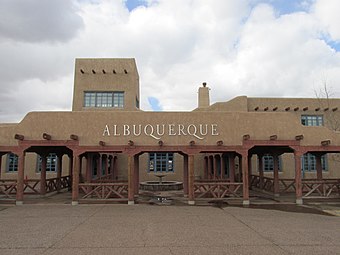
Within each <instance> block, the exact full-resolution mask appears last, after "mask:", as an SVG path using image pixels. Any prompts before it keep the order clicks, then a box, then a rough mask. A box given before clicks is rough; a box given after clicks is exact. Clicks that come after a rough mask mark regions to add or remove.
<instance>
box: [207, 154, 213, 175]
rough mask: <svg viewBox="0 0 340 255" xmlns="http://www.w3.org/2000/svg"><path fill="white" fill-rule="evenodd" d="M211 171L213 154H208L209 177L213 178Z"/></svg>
mask: <svg viewBox="0 0 340 255" xmlns="http://www.w3.org/2000/svg"><path fill="white" fill-rule="evenodd" d="M211 172H212V160H211V156H208V176H207V177H208V179H212V178H211V177H212V176H211Z"/></svg>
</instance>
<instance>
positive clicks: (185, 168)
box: [183, 154, 189, 197]
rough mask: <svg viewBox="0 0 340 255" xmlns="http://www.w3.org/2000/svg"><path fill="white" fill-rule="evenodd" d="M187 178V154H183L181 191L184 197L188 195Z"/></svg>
mask: <svg viewBox="0 0 340 255" xmlns="http://www.w3.org/2000/svg"><path fill="white" fill-rule="evenodd" d="M188 178H189V167H188V155H186V154H185V155H183V192H184V197H188V192H189V191H188Z"/></svg>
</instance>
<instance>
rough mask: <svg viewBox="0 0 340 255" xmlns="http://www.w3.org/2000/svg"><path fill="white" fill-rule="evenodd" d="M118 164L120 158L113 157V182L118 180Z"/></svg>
mask: <svg viewBox="0 0 340 255" xmlns="http://www.w3.org/2000/svg"><path fill="white" fill-rule="evenodd" d="M117 162H118V158H117V156H114V157H113V166H112V179H113V180H117V177H118V175H117V172H118V168H117Z"/></svg>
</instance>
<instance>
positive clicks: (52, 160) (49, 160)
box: [37, 153, 58, 173]
mask: <svg viewBox="0 0 340 255" xmlns="http://www.w3.org/2000/svg"><path fill="white" fill-rule="evenodd" d="M41 165H42V158H41V156H40V155H38V157H37V172H38V173H41ZM57 170H58V156H57V154H56V153H49V154H48V155H47V157H46V172H49V173H56V172H57Z"/></svg>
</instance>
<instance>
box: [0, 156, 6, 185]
mask: <svg viewBox="0 0 340 255" xmlns="http://www.w3.org/2000/svg"><path fill="white" fill-rule="evenodd" d="M3 155H5V154H4V153H0V180H1V172H2V169H1V165H2V156H3Z"/></svg>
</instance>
